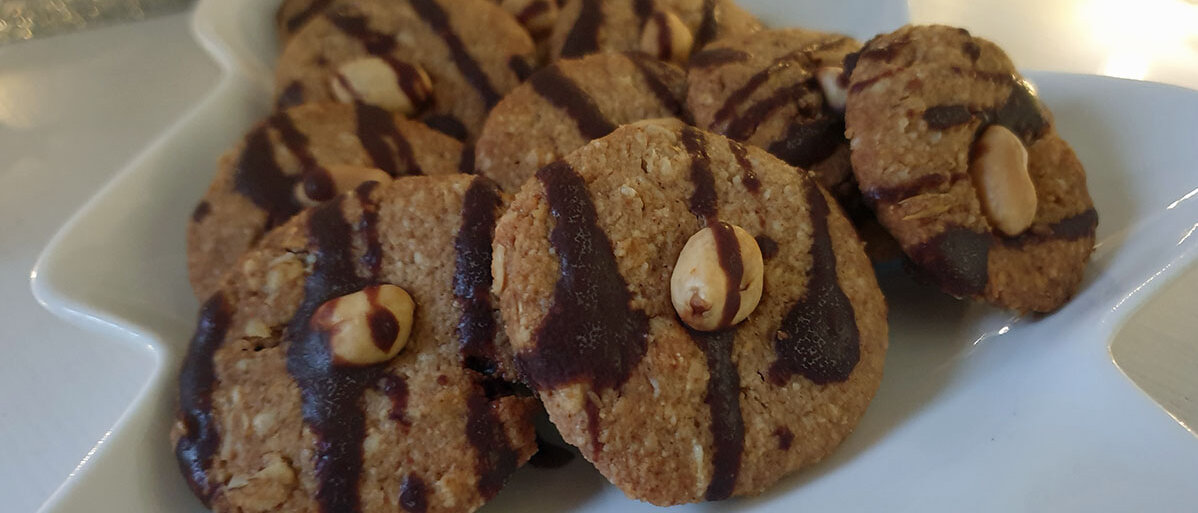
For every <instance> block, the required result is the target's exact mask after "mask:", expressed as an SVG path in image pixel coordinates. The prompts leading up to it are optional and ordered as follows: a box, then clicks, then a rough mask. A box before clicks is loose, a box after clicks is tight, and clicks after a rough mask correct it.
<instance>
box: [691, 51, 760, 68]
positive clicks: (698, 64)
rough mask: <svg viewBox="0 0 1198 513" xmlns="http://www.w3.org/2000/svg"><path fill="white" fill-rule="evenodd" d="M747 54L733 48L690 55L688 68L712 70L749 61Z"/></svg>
mask: <svg viewBox="0 0 1198 513" xmlns="http://www.w3.org/2000/svg"><path fill="white" fill-rule="evenodd" d="M749 57H750V55H749V53H748V52H745V51H743V50H737V49H735V48H712V49H710V50H703V51H701V52H698V53H695V54H692V55H691V58H690V62H689V63H687V66H689V67H690V68H692V69H693V68H713V67H716V66H724V65H728V64H732V63H734V62H744V61H747V60H749Z"/></svg>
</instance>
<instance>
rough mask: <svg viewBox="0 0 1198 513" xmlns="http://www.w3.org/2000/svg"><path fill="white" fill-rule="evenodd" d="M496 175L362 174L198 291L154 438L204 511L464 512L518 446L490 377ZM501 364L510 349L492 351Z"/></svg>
mask: <svg viewBox="0 0 1198 513" xmlns="http://www.w3.org/2000/svg"><path fill="white" fill-rule="evenodd" d="M502 207H503V201H502V199H501V197H500V195H499V192H498V188H497V187H495V185H494V184H493V183H491V182H490V181H489V180H486V179H485V178H481V177H472V176H466V175H453V176H441V177H408V178H403V179H400V180H396V181H394V182H392V183H390V184H388V185H380V184H378V183H377V182H370V183H366V184H364V185H362V186H360V187H359V188H357V189H355V190H353V191H349V192H347V193H345V194H342V195H339V196H337V197H336V198H335V199H333V200H330V201H328V202H326V203H324V204H322V205H320V206H318V207H315V208H312V209H309V210H307V211H304V212H303V213H300V214H299V215H297V216H295V217H294V218H292V219H291V220H290V221H288V222H287V223H284V224H283V225H281V226H279V227H278V228H276V229H275V230H274V231H272V232H270V233H269V234H268V235H267V236H266V237H265V238H264V239H263V240H262V242H261V244H259V245H257V246H256V247H255V248H253V249H251V250H250V251H249V252H248V253H246V254H245V256H244V257H243V258H242V259H241V260H239V261H238V263H237V265H236V267H235V269H234V271H233V272H232V273H230V274H229V275H227V276H226V278H225V279H224V280H223V281H222V282H221V285H220V287H219V289H218V290H217V291H216V292H215V293H214V294H212V295H211V297H210V298H209V299H208V300H207V301H205V302H204V305H203V307H202V309H201V311H200V317H199V322H198V326H197V329H196V332H195V335H194V338H192V340H191V342H190V345H189V347H188V350H187V353H186V355H185V357H184V362H183V367H182V371H181V373H180V377H179V409H178V417H177V419H176V422H175V423H174V425H173V428H172V430H171V442H172V444H173V446H174V452H175V455H176V456H177V458H178V462H179V467H180V470H181V471H182V472H183V475H184V477H185V478H186V479H187V480H188V482H189V484H190V485H191V488H192V490H193V491H194V492H195V493H196V495H197V496H198V497H199V498H200V499H201V500H202V501H203V502H204V503H205V504H206V505H208V506H209V507H211V508H212V509H213V510H214V511H216V512H242V513H248V512H268V511H363V512H374V511H409V512H415V511H427V512H469V511H474V510H475V509H477V508H478V507H479V506H481V505H482V504H483V503H484V502H486V501H487V500H488V499H490V498H491V497H493V496H494V495H495V494H496V493H497V492H498V491H499V489H500V488H501V487H502V486H503V484H504V483H505V481H506V479H507V477H508V476H509V475H510V474H511V473H512V472H513V471H515V470H516V468H517V467H519V466H521V465H523V464H524V462H526V461H527V460H528V459H529V457H530V456H532V454H533V452H535V451H536V442H535V434H534V432H533V425H532V415H533V411H534V408H535V402H534V399H533V398H531V397H528V396H520V395H513V394H512V393H510V389H508V388H507V387H504V386H502V384H503V382H502V380H501V376H502V375H503V374H504V371H503V370H502V367H503V366H504V365H510V363H506V364H505V363H503V362H504V358H503V357H502V356H501V355H500V353H501V352H502V351H503V348H504V347H506V338H505V337H504V334H503V333H502V330H499V329H497V321H498V319H497V315H496V314H497V312H495V310H494V308H493V302H492V299H491V296H490V294H489V287H490V273H489V268H490V256H491V246H490V240H491V229H492V228H493V226H494V221H495V218H496V217H497V216H498V215H499V213H500V211H501V210H502ZM507 361H508V362H510V358H509V359H507Z"/></svg>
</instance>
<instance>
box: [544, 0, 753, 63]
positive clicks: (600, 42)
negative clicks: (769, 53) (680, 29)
mask: <svg viewBox="0 0 1198 513" xmlns="http://www.w3.org/2000/svg"><path fill="white" fill-rule="evenodd" d="M657 11H661V12H668V13H672V14H673V15H675V16H677V17H678V19H679V20H680V21H681V22H682V24H683V25H685V27H686V28H687V30H688V31H689V32H690V36H691V38H692V39H693V42H694V43H693V48H694V50H695V51H698V50H699V49H700V48H702V47H703V46H704V45H706V44H707V43H709V42H711V41H715V40H716V39H719V38H723V37H728V36H732V35H736V34H743V33H746V32H753V31H756V30H760V29H761V22H760V21H758V20H757V18H755V17H753V15H751V14H749V13H748V12H746V11H745V10H744V9H742V8H741V7H740V6H739V5H736V2H734V1H733V0H565V3H564V4H563V5H562V7H561V10H560V13H559V14H558V17H557V23H556V24H555V25H554V27H553V34H551V35H550V36H549V47H550V57H551V58H552V59H558V58H566V59H569V58H575V57H582V56H583V55H586V54H589V53H596V52H611V51H614V52H627V51H634V50H640V49H641V36H642V33H643V32H644V30H645V27H646V23H647V22H648V21H649V20H650V19H651V17H652V16H653V13H654V12H657Z"/></svg>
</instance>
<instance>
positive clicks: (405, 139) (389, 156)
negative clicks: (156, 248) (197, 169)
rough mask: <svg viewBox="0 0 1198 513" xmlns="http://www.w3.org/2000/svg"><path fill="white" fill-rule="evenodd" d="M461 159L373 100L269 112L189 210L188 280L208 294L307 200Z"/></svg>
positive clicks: (440, 169)
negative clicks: (266, 234) (373, 104)
mask: <svg viewBox="0 0 1198 513" xmlns="http://www.w3.org/2000/svg"><path fill="white" fill-rule="evenodd" d="M462 160H463V159H462V144H461V143H459V142H457V141H455V140H453V139H452V138H450V137H448V136H446V135H443V134H441V133H438V132H437V131H435V130H433V129H431V128H428V127H426V126H424V125H422V124H420V123H418V122H415V121H411V120H407V119H404V118H403V117H401V116H397V115H394V114H391V113H389V112H386V111H383V110H381V109H378V108H376V107H371V106H369V105H364V104H356V105H350V104H344V103H313V104H306V105H301V106H298V107H293V108H290V109H287V110H284V111H281V112H276V113H274V114H271V115H270V116H269V117H267V118H266V119H265V120H263V121H262V122H260V123H258V125H257V126H255V127H254V128H253V129H251V130H250V131H249V133H248V134H246V136H245V138H244V139H243V140H242V141H241V142H240V143H239V144H238V145H237V146H236V147H234V148H233V149H231V150H229V151H228V152H227V153H225V155H224V156H222V157H221V159H220V164H219V167H218V169H217V172H216V177H215V178H214V179H213V181H212V185H211V186H209V188H208V192H207V193H206V194H205V195H204V198H203V199H202V200H201V201H200V203H199V205H198V206H197V207H196V209H195V210H194V211H193V213H192V216H191V219H190V221H189V223H188V226H187V267H188V273H189V275H190V278H191V284H192V288H193V289H194V290H195V292H196V296H197V297H199V298H201V299H206V298H207V297H208V296H209V295H210V294H212V292H214V291H215V290H216V287H217V284H218V283H219V281H220V278H221V275H222V274H224V272H225V271H227V270H228V269H229V268H230V267H232V265H233V262H235V261H236V260H237V258H238V257H240V256H241V254H242V253H243V252H245V250H247V249H249V248H250V246H252V245H253V244H254V243H255V242H256V241H257V240H258V239H259V238H261V237H262V235H263V234H264V233H266V231H268V230H270V229H271V228H273V227H275V226H278V225H280V224H282V223H284V222H285V221H287V220H288V219H290V218H291V217H292V216H294V215H295V214H296V213H298V212H300V211H301V210H302V209H304V208H306V207H308V206H311V205H314V204H316V203H319V202H321V201H323V200H326V199H329V198H331V197H333V196H335V195H336V194H337V193H338V192H341V191H343V190H347V189H352V188H354V187H355V186H357V185H358V184H359V183H361V182H363V181H367V180H380V181H388V180H390V179H391V178H393V177H399V176H405V175H419V174H429V175H440V174H449V173H456V172H458V170H459V166H460V165H461V162H462ZM466 160H470V159H466Z"/></svg>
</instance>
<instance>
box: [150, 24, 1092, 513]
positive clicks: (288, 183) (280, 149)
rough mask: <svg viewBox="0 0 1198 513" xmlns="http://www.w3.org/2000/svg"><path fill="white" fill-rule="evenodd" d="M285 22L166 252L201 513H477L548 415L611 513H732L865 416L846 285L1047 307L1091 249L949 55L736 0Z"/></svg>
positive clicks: (934, 43) (1023, 112)
mask: <svg viewBox="0 0 1198 513" xmlns="http://www.w3.org/2000/svg"><path fill="white" fill-rule="evenodd" d="M278 13H279V16H278V31H279V37H280V40H281V41H282V42H283V43H284V50H283V52H282V54H281V56H280V57H279V61H278V68H277V72H276V78H277V90H276V94H277V102H276V105H277V108H276V110H275V112H273V113H271V114H270V115H269V116H268V117H267V118H266V119H264V120H262V122H261V123H259V124H258V125H257V126H255V127H253V128H251V130H250V131H249V132H248V133H247V134H246V136H245V138H244V140H243V141H242V142H241V143H240V144H239V145H237V146H236V147H235V148H233V149H232V150H230V151H229V152H228V153H227V154H226V155H225V156H224V157H223V158H222V159H221V160H220V163H219V167H218V171H217V174H216V177H215V179H214V180H213V182H212V185H211V187H210V188H209V190H208V192H207V194H206V195H205V196H204V198H203V200H202V201H201V202H200V204H199V206H198V207H197V208H196V209H195V211H194V214H193V216H192V219H191V222H190V224H189V227H188V246H189V250H188V266H189V270H190V275H191V279H192V285H193V287H194V289H195V292H196V295H197V296H198V297H199V298H200V299H201V300H202V301H203V306H202V308H201V310H200V318H199V323H198V326H197V329H196V333H195V335H194V337H193V339H192V340H191V343H190V346H189V348H188V351H187V353H186V356H185V358H184V361H183V367H182V372H181V374H180V381H179V410H178V418H177V421H176V422H175V424H174V426H173V429H172V432H171V439H172V442H173V443H174V450H175V454H176V456H177V458H178V461H179V464H180V468H181V470H182V472H183V474H184V477H185V478H186V479H187V480H188V482H189V483H190V485H191V487H192V490H193V491H194V492H195V493H196V495H197V496H198V497H199V498H200V499H201V500H202V501H204V503H205V504H207V505H208V506H209V507H211V508H212V509H214V510H216V511H229V512H232V511H237V512H256V511H324V512H352V511H363V512H373V511H396V510H399V511H409V512H426V511H455V512H469V511H473V510H475V509H477V508H478V507H480V506H481V505H483V504H484V503H485V502H486V501H487V500H488V499H491V498H492V497H494V496H495V494H496V493H498V491H499V490H500V488H501V487H502V486H503V485H504V483H505V482H506V480H507V478H508V477H509V476H510V475H511V474H512V473H513V472H515V471H516V470H517V469H518V468H519V467H520V466H522V465H524V464H525V463H526V462H528V461H529V459H530V458H531V457H532V456H533V454H534V453H535V452H536V451H537V446H538V444H537V440H536V435H535V431H534V427H533V418H534V416H535V415H536V414H537V413H538V412H539V411H540V410H541V409H542V408H543V409H544V410H545V411H547V412H548V415H549V419H550V420H551V421H552V423H553V424H554V425H555V426H556V427H557V429H558V430H559V432H560V433H561V435H562V438H563V439H564V440H565V441H567V442H568V443H570V444H572V445H574V446H575V447H577V448H578V449H579V450H580V451H581V453H582V455H583V456H584V457H586V458H587V459H588V460H589V461H590V462H592V463H593V464H594V465H595V467H596V468H597V469H598V470H599V471H600V472H601V473H602V474H603V475H604V476H605V477H607V478H608V479H609V480H610V481H611V482H612V483H613V484H615V485H616V486H618V487H619V488H620V489H621V490H623V491H624V492H625V493H626V494H627V495H628V496H629V497H632V498H635V499H640V500H645V501H648V502H651V503H654V504H659V505H670V504H681V503H688V502H697V501H704V500H721V499H726V498H728V497H732V496H737V495H749V494H756V493H760V492H761V491H763V490H764V489H766V488H767V487H768V486H770V485H771V484H773V483H775V482H777V481H778V480H779V479H781V478H782V477H783V476H786V475H788V474H790V473H792V472H794V471H796V470H797V469H799V468H802V467H805V466H807V465H810V464H812V463H815V462H817V461H819V460H820V459H822V458H823V457H825V456H826V455H827V454H829V453H830V452H831V451H832V450H834V449H835V448H836V446H837V445H839V444H840V442H841V441H842V440H843V439H844V438H845V436H847V435H848V433H849V432H850V431H851V430H852V429H853V427H854V426H855V424H856V423H857V422H858V420H859V419H860V418H861V416H862V414H863V413H864V411H865V409H866V407H867V406H868V404H869V402H870V400H871V399H872V397H873V395H874V393H875V391H876V390H877V388H878V384H879V382H880V380H881V377H882V368H883V361H884V357H885V352H886V347H887V338H888V335H887V323H886V315H887V312H886V304H885V300H884V298H883V296H882V292H881V290H880V289H879V287H878V283H877V279H876V278H875V274H874V270H873V269H874V268H873V266H872V265H871V261H870V256H872V257H874V258H875V259H885V258H888V257H887V255H891V256H894V257H896V258H904V259H906V260H907V261H908V262H909V263H910V264H912V265H910V266H909V267H911V268H912V269H914V270H915V271H916V272H918V273H920V274H921V275H922V276H923V277H924V278H926V279H927V280H928V281H929V282H930V283H932V284H934V285H935V286H937V287H939V288H940V289H941V290H943V291H944V292H947V293H949V294H952V295H955V296H958V297H961V298H970V299H979V300H985V301H989V302H991V303H993V304H995V305H998V306H1001V307H1005V308H1009V309H1012V310H1016V311H1020V312H1031V311H1035V312H1050V311H1053V310H1055V309H1057V308H1059V307H1060V306H1061V305H1062V304H1063V303H1064V302H1065V301H1067V300H1068V298H1069V297H1071V296H1072V295H1073V294H1074V293H1075V292H1076V290H1077V288H1078V286H1079V284H1080V281H1081V277H1082V272H1083V269H1084V267H1085V264H1086V261H1087V259H1088V257H1089V253H1090V250H1091V248H1092V246H1093V240H1094V228H1095V225H1096V224H1097V216H1096V214H1095V212H1094V209H1093V206H1092V203H1091V201H1090V198H1089V196H1088V194H1087V192H1086V188H1085V175H1084V172H1083V170H1082V168H1081V165H1080V164H1079V162H1078V160H1077V158H1076V157H1075V156H1074V155H1073V153H1072V151H1071V150H1070V149H1069V147H1068V145H1067V144H1066V143H1065V142H1064V141H1062V140H1061V138H1060V137H1059V136H1058V135H1057V133H1056V131H1055V130H1054V128H1053V123H1052V118H1051V116H1050V115H1049V113H1048V111H1047V110H1046V109H1045V108H1044V106H1043V105H1042V104H1041V103H1040V102H1039V100H1038V99H1037V98H1036V96H1035V94H1034V92H1033V91H1032V90H1031V89H1030V88H1029V86H1028V85H1027V84H1026V83H1025V82H1024V81H1023V80H1022V79H1021V78H1020V76H1019V74H1018V73H1017V72H1016V71H1015V68H1014V66H1013V65H1012V64H1011V62H1010V61H1009V60H1008V59H1007V57H1006V56H1005V55H1004V54H1003V53H1002V51H1001V50H1000V49H999V48H997V47H996V46H995V45H993V44H992V43H990V42H988V41H985V40H982V39H979V38H975V37H972V36H971V35H970V34H969V33H968V32H965V31H964V30H959V29H953V28H948V27H938V26H925V27H904V28H901V29H899V30H898V31H896V32H894V33H891V34H885V35H881V36H878V37H877V38H874V39H873V40H871V41H869V42H867V43H865V44H864V45H861V44H860V43H859V42H857V41H854V40H853V39H851V38H848V37H846V36H841V35H837V34H827V33H821V32H815V31H811V30H805V29H799V28H789V29H776V30H766V29H764V28H763V27H762V25H761V23H760V22H758V21H757V20H756V19H755V18H753V17H752V16H751V15H749V14H747V13H746V12H745V11H744V10H742V9H741V8H739V7H738V6H736V5H735V4H733V3H732V1H731V0H610V1H600V0H565V1H552V0H503V1H501V2H490V1H488V0H286V1H284V2H283V4H282V6H281V7H280V8H279V11H278ZM845 212H848V214H847V215H846V213H845ZM859 233H862V234H870V235H867V238H868V240H867V242H868V244H867V243H866V242H863V241H862V237H861V236H859V235H858V234H859ZM887 247H889V248H892V249H891V250H890V252H887V251H884V250H879V249H878V248H887ZM867 249H869V250H870V253H869V255H870V256H867V252H866V250H867ZM900 250H901V251H900ZM899 255H902V256H899Z"/></svg>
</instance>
